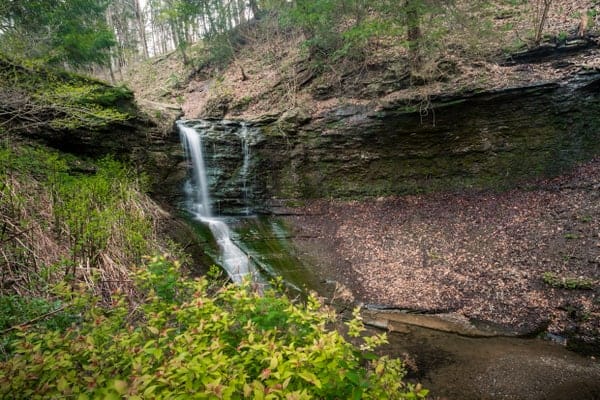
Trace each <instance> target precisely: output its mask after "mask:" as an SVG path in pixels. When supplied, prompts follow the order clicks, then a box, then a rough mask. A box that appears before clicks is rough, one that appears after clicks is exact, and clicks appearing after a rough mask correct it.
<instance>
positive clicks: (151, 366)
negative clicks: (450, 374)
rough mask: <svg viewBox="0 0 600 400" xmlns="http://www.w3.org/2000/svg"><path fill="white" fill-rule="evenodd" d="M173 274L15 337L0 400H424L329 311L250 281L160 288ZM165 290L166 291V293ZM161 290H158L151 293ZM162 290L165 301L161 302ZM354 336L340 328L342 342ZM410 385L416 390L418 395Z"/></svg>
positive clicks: (145, 278) (171, 267) (148, 271)
mask: <svg viewBox="0 0 600 400" xmlns="http://www.w3.org/2000/svg"><path fill="white" fill-rule="evenodd" d="M165 270H166V271H171V272H173V271H176V270H177V263H170V262H169V261H167V260H166V259H165V258H163V257H157V258H154V259H152V260H150V262H149V265H148V267H147V268H145V269H142V270H141V271H140V272H139V273H138V274H137V278H136V280H137V282H138V285H139V286H140V287H142V288H144V290H145V291H146V293H147V298H146V300H145V302H144V303H143V304H142V305H139V306H138V307H129V306H128V305H127V304H126V302H125V301H123V300H121V301H117V302H115V304H114V305H113V307H112V308H110V309H105V308H102V307H101V306H100V305H99V302H98V300H97V299H96V300H94V299H92V298H89V297H86V296H85V295H84V294H81V295H78V296H75V297H73V298H72V300H70V301H72V302H76V303H78V304H83V303H87V309H86V311H85V312H84V314H83V316H82V318H83V322H82V323H80V324H78V325H73V326H72V327H71V328H69V329H68V330H66V331H62V332H61V331H57V330H51V329H39V330H23V331H20V332H19V333H18V336H19V338H18V340H16V342H15V343H14V348H15V355H14V356H13V357H12V358H10V359H8V360H7V361H5V362H2V363H0V397H3V398H7V397H10V398H63V397H68V398H78V399H88V398H105V399H113V398H114V399H118V398H122V397H128V398H138V399H141V398H156V399H161V398H169V399H178V398H179V399H188V398H199V399H209V398H223V399H242V398H253V399H309V398H331V399H334V398H339V399H353V398H355V399H360V398H365V399H383V398H403V399H417V398H424V397H425V396H426V394H427V391H426V390H423V389H421V388H420V386H418V387H414V386H412V385H410V384H407V383H404V382H403V381H402V377H403V376H404V369H403V366H402V364H401V362H400V361H398V360H391V359H389V358H387V357H382V358H376V357H375V356H373V355H372V354H370V353H368V352H370V351H372V350H373V347H374V346H375V345H376V344H378V343H381V342H383V341H384V340H385V338H383V337H380V336H375V337H370V338H364V339H362V344H361V345H359V346H358V347H357V346H355V345H352V344H350V343H349V342H347V341H346V340H345V339H344V338H343V337H342V336H341V335H340V334H339V333H338V332H337V331H330V330H328V329H327V328H326V325H327V323H328V322H330V317H329V314H327V313H325V312H324V311H322V310H321V308H320V304H319V303H318V301H317V300H316V299H315V298H313V297H311V298H310V299H309V300H308V304H307V305H306V306H299V305H296V304H294V303H292V302H290V301H289V300H288V299H287V298H286V297H283V296H280V295H277V294H276V293H274V292H273V291H268V292H267V293H265V294H264V296H261V295H259V294H257V293H256V292H255V291H253V290H252V289H251V285H249V284H246V285H242V286H233V285H230V286H225V287H221V288H218V289H214V288H213V289H212V290H214V291H215V293H214V294H212V295H209V294H208V291H209V289H210V288H209V284H208V282H207V280H205V279H198V280H195V281H186V280H182V279H181V278H178V279H177V280H174V281H173V280H170V281H168V283H160V282H161V281H160V276H157V275H156V273H157V272H158V273H160V272H161V271H165ZM166 289H168V290H167V291H166V292H165V290H166ZM161 293H162V294H161ZM165 293H168V295H167V296H164V294H165ZM363 330H364V328H363V326H362V323H361V321H360V319H354V320H353V321H351V322H350V323H349V332H350V335H351V336H355V337H356V336H359V335H360V333H361V332H362V331H363ZM417 389H418V390H417Z"/></svg>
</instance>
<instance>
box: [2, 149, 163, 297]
mask: <svg viewBox="0 0 600 400" xmlns="http://www.w3.org/2000/svg"><path fill="white" fill-rule="evenodd" d="M72 168H82V169H83V170H87V171H88V172H87V173H81V172H79V173H74V172H73V171H72ZM0 181H1V182H2V185H0V227H1V226H4V229H3V231H2V233H1V235H0V240H2V241H3V248H4V251H5V252H4V257H3V260H2V261H0V267H2V270H3V271H4V272H5V274H4V276H3V277H2V281H4V280H5V279H6V280H8V281H17V282H19V281H24V282H28V285H29V287H27V288H22V290H23V291H27V290H31V291H33V292H44V291H46V290H47V285H48V283H49V282H53V281H54V282H55V281H56V280H57V277H58V276H60V278H66V279H68V280H71V279H73V278H76V277H78V276H79V278H81V277H82V275H83V276H84V277H85V279H86V280H87V281H88V282H89V283H90V284H92V282H93V281H94V280H95V279H98V276H96V275H98V274H100V275H104V274H107V275H109V276H111V277H112V278H111V279H116V278H120V276H121V275H122V274H123V273H122V272H118V273H115V271H114V269H120V268H122V267H119V266H118V265H116V263H117V262H119V263H122V264H123V265H129V264H131V263H136V262H138V261H139V260H140V259H141V256H142V254H146V253H147V252H148V250H149V243H150V242H152V240H153V237H154V236H153V235H154V234H153V225H152V219H151V218H150V217H149V215H148V214H147V210H146V208H147V204H146V203H145V201H146V200H145V197H144V196H143V194H142V193H141V191H142V190H144V188H145V186H146V183H145V179H144V178H143V177H140V176H137V175H135V174H134V173H133V172H132V171H130V170H129V169H128V168H126V167H125V166H123V165H122V164H121V163H119V162H117V161H115V160H113V159H111V158H105V159H103V160H100V161H98V162H94V163H91V162H86V161H84V160H80V159H77V158H75V157H73V156H65V155H61V154H60V153H58V152H55V151H49V150H47V149H44V148H39V147H15V148H13V147H8V146H0ZM54 241H59V242H60V244H58V245H57V246H60V248H59V250H54V251H56V254H40V252H41V251H47V250H46V248H45V247H44V246H49V247H51V248H54V247H53V246H54V245H52V243H53V242H54ZM38 243H40V244H39V245H38ZM44 243H46V245H44ZM40 263H42V264H41V265H40ZM96 268H98V269H96ZM9 271H13V272H12V273H11V272H9ZM13 274H15V276H12V275H13ZM16 275H18V277H17V276H16ZM9 287H10V286H8V285H5V284H3V285H2V289H3V290H6V289H8V288H9ZM36 288H37V289H36Z"/></svg>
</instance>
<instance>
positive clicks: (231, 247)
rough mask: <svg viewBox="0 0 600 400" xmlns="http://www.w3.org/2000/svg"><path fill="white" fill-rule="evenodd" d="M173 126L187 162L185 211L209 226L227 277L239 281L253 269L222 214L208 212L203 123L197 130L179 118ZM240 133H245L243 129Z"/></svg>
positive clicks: (246, 153) (245, 163)
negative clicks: (188, 164)
mask: <svg viewBox="0 0 600 400" xmlns="http://www.w3.org/2000/svg"><path fill="white" fill-rule="evenodd" d="M177 127H178V129H179V134H180V137H181V143H182V146H183V150H184V152H185V154H186V157H187V159H188V160H189V162H190V164H191V172H192V173H191V179H190V181H188V182H186V184H185V186H184V191H185V193H186V196H187V197H188V211H189V212H190V213H191V214H192V215H193V216H194V219H196V220H198V221H200V222H202V223H204V224H206V225H207V226H208V227H209V229H210V231H211V232H212V234H213V236H214V238H215V240H216V241H217V244H218V245H219V248H220V250H221V264H222V266H223V268H224V269H225V270H226V271H227V273H228V274H229V276H230V277H231V279H232V280H233V281H234V282H236V283H240V282H241V281H242V279H243V278H244V276H246V275H248V274H251V275H252V276H253V277H254V276H255V270H254V268H253V266H252V264H251V263H250V262H249V259H248V256H247V255H246V254H245V253H244V252H243V251H242V250H241V249H240V248H239V247H238V246H236V244H235V243H234V242H233V241H232V240H231V232H230V230H229V227H228V226H227V224H226V223H225V222H224V221H223V219H222V218H219V217H214V216H212V212H211V200H210V193H209V189H208V187H209V184H208V177H207V173H206V172H207V170H206V165H205V163H204V150H203V146H202V137H203V135H204V134H205V133H206V127H203V126H202V125H200V126H199V127H198V130H197V129H195V128H191V127H187V126H185V125H184V124H183V123H182V122H178V124H177ZM244 136H247V133H246V134H245V135H244ZM240 137H241V136H240ZM246 147H248V145H247V144H243V145H242V151H243V152H244V161H243V165H242V167H241V171H242V172H241V173H242V175H243V176H244V178H243V182H244V186H245V181H246V178H245V175H247V172H248V163H249V160H247V157H248V158H249V155H250V154H249V150H246ZM246 192H247V189H246V188H245V187H244V193H246Z"/></svg>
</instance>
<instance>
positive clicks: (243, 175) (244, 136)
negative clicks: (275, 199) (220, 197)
mask: <svg viewBox="0 0 600 400" xmlns="http://www.w3.org/2000/svg"><path fill="white" fill-rule="evenodd" d="M237 136H238V137H239V138H240V141H241V143H242V155H243V156H244V159H243V161H242V168H241V169H240V179H241V182H242V193H243V196H244V205H245V206H246V208H245V209H244V213H245V214H246V215H248V214H250V207H249V206H248V190H249V189H248V169H249V168H250V141H249V137H248V136H249V130H248V125H247V124H246V123H245V122H242V124H241V129H240V130H239V131H238V133H237Z"/></svg>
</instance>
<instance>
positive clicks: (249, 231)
mask: <svg viewBox="0 0 600 400" xmlns="http://www.w3.org/2000/svg"><path fill="white" fill-rule="evenodd" d="M178 129H179V132H180V136H181V141H182V146H183V148H184V151H185V153H186V157H187V159H188V165H189V173H188V179H187V181H186V182H185V185H184V188H183V192H184V201H183V208H184V209H185V211H186V212H187V213H188V215H189V216H190V218H191V219H192V220H193V221H194V223H196V224H200V225H202V226H204V227H207V228H208V229H209V230H210V232H211V234H212V236H213V238H214V242H215V243H216V244H217V246H218V247H217V248H213V249H207V252H208V253H211V254H213V258H214V259H215V261H216V262H218V263H219V264H220V265H221V266H222V267H223V269H224V270H225V271H226V272H227V274H228V275H229V277H230V278H231V280H232V281H234V282H241V281H242V279H244V277H245V276H250V277H251V279H253V280H255V281H258V282H261V283H264V282H267V281H268V280H270V279H273V278H276V277H281V278H282V279H283V282H284V283H285V284H286V286H287V288H288V289H289V290H290V293H291V294H292V295H298V296H302V295H303V294H305V293H307V291H309V290H313V291H316V292H317V293H318V294H319V295H320V296H322V297H323V298H325V299H331V298H332V297H334V296H335V295H334V292H335V290H336V288H335V283H336V277H335V276H330V274H329V272H330V271H328V269H327V265H325V264H326V263H324V262H323V260H317V259H314V258H313V259H311V258H310V257H308V256H307V252H304V251H303V250H302V249H299V248H298V247H297V246H295V245H294V244H293V240H292V239H293V238H292V237H291V233H290V232H291V231H292V230H291V229H290V227H289V226H287V222H286V220H285V219H284V218H280V217H277V216H273V215H257V213H256V212H255V210H256V208H257V207H258V208H260V204H258V202H257V201H256V199H255V198H254V197H253V187H254V184H255V182H253V176H254V175H255V174H254V173H253V168H255V164H254V163H253V159H252V146H253V145H256V144H257V143H259V142H260V141H261V140H262V139H261V137H260V131H258V130H256V129H250V128H249V127H248V126H247V125H245V124H244V123H238V122H232V121H218V122H214V121H205V120H189V121H179V122H178ZM224 142H234V143H233V145H231V143H230V145H229V147H227V148H228V149H229V150H228V153H227V154H223V152H222V150H219V148H220V147H219V146H222V145H223V143H224ZM231 149H237V153H236V151H235V150H231ZM219 151H221V153H219ZM224 175H228V176H230V177H231V176H233V177H234V178H235V179H230V181H234V182H236V185H237V187H223V186H219V185H223V182H224V181H223V179H221V177H222V176H224ZM317 253H318V252H317ZM313 254H314V252H313ZM326 302H327V300H326ZM337 306H340V305H339V304H337ZM342 306H343V305H342ZM343 307H345V308H347V309H349V308H351V307H352V305H349V304H346V305H345V306H343ZM401 314H402V315H401V318H400V319H398V320H397V321H393V323H392V322H390V321H391V320H390V319H389V315H387V316H386V314H385V313H384V314H382V316H375V317H371V318H369V317H366V318H365V320H366V321H367V322H369V323H371V325H372V326H373V328H371V329H372V330H373V331H380V330H381V328H385V329H387V330H388V332H389V333H388V337H389V341H390V343H389V344H388V345H387V346H385V347H384V348H382V349H381V351H382V353H383V354H388V355H390V356H394V357H400V358H403V359H405V360H406V364H407V365H408V367H409V375H408V377H409V379H412V380H415V381H419V382H421V383H423V385H424V386H425V387H427V388H430V389H431V395H432V398H443V399H570V398H577V399H597V398H600V364H599V363H598V362H597V361H596V360H595V359H593V358H585V357H583V356H580V355H578V354H575V353H573V352H570V351H568V350H566V349H565V348H564V346H562V345H561V344H559V343H555V342H553V341H550V340H542V339H541V338H528V339H526V338H517V337H509V336H506V335H505V334H504V333H503V332H496V331H493V330H485V331H483V330H478V329H477V328H475V327H473V326H472V325H470V324H469V323H468V321H467V322H464V321H460V322H458V323H457V322H455V321H448V320H447V319H444V318H440V317H438V316H435V315H426V316H423V315H410V314H406V313H401ZM392 319H394V318H392ZM377 327H380V328H379V329H378V328H377Z"/></svg>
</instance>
